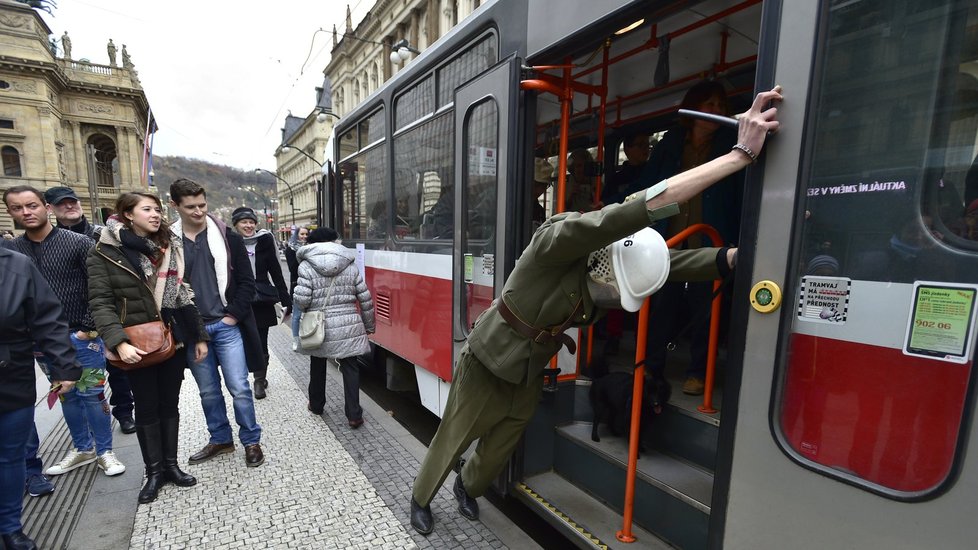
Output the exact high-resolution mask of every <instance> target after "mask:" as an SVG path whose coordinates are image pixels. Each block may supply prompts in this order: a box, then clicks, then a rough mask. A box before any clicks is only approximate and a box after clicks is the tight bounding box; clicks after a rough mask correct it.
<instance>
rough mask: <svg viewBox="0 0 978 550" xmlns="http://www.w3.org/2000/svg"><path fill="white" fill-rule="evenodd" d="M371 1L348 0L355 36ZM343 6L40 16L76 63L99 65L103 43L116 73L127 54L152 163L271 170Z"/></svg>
mask: <svg viewBox="0 0 978 550" xmlns="http://www.w3.org/2000/svg"><path fill="white" fill-rule="evenodd" d="M373 1H374V0H350V2H349V5H350V8H351V10H352V15H353V17H352V19H353V26H354V28H356V25H357V23H359V21H360V20H361V19H362V18H363V16H364V15H365V14H366V13H367V11H368V10H369V9H370V7H371V6H372V5H373ZM346 6H347V2H345V1H342V0H319V1H313V0H290V1H288V2H281V3H279V2H260V3H259V2H229V1H225V2H200V1H196V2H191V1H189V0H166V1H165V2H160V1H149V0H128V1H125V2H120V1H118V0H58V2H57V7H56V8H54V9H53V12H54V14H53V15H48V14H47V13H45V12H40V13H41V16H42V17H43V19H44V21H45V22H46V23H47V24H48V26H49V27H50V28H51V33H52V37H53V38H56V39H58V40H59V41H60V39H61V36H62V34H63V33H64V31H66V30H67V31H68V36H69V37H71V57H72V58H74V59H88V60H89V61H91V62H93V63H100V64H105V65H107V64H108V63H109V56H108V53H107V52H106V44H107V43H108V41H109V39H110V38H111V39H112V41H113V42H114V43H115V45H116V48H117V49H118V52H117V55H116V59H117V63H118V64H119V65H121V64H122V45H123V44H125V45H126V51H127V52H128V53H129V56H130V57H131V58H132V62H133V64H134V65H135V68H136V70H137V71H138V72H139V80H140V81H141V82H142V86H143V90H144V91H145V93H146V97H147V99H149V103H150V106H151V107H152V109H153V114H154V115H155V117H156V121H157V124H158V125H159V131H158V132H157V133H156V138H155V142H154V145H153V153H154V154H155V155H173V156H185V157H190V158H197V159H202V160H206V161H209V162H213V163H215V164H222V165H227V166H232V167H235V168H239V169H242V170H254V169H255V168H257V167H260V168H265V169H268V170H273V171H274V169H275V158H274V152H275V148H276V146H277V145H278V144H279V143H280V140H281V135H282V133H281V128H282V126H283V124H284V121H285V116H286V115H287V114H288V112H289V111H290V110H291V112H292V113H293V114H294V115H295V116H300V117H304V116H306V115H307V114H308V113H309V112H310V111H311V110H312V108H313V107H314V106H315V104H316V87H318V86H321V85H322V83H323V69H324V68H325V67H326V64H327V63H328V62H329V55H330V50H331V49H332V47H333V36H332V29H333V25H334V24H335V25H336V29H337V32H340V33H342V32H343V30H344V28H345V26H346ZM320 29H322V31H327V32H317V31H319V30H320ZM59 44H60V42H59ZM307 58H308V60H307Z"/></svg>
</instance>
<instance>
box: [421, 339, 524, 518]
mask: <svg viewBox="0 0 978 550" xmlns="http://www.w3.org/2000/svg"><path fill="white" fill-rule="evenodd" d="M542 391H543V375H542V373H541V374H540V375H539V376H537V377H536V378H535V379H533V380H531V381H529V383H522V384H512V383H510V382H507V381H505V380H503V379H502V378H499V377H498V376H495V375H494V374H492V372H490V371H489V369H487V368H486V366H485V365H483V364H482V362H481V361H479V359H478V358H477V357H476V356H475V354H474V353H472V351H471V350H470V349H469V347H468V345H466V346H464V347H463V348H462V351H461V352H460V353H459V356H458V363H457V366H456V368H455V378H454V380H452V387H451V389H449V391H448V402H447V403H446V406H445V414H444V415H443V416H442V419H441V424H440V425H439V426H438V431H437V432H436V433H435V437H434V439H432V440H431V445H429V446H428V453H427V454H426V455H425V457H424V462H422V463H421V469H420V470H419V471H418V477H417V478H415V480H414V500H415V502H417V503H418V504H420V505H422V506H427V505H428V503H430V502H431V499H432V498H434V496H435V493H437V492H438V488H439V487H441V485H442V483H444V482H445V478H446V477H448V472H449V471H450V470H451V469H452V466H453V465H454V464H455V463H456V462H457V461H458V458H459V456H461V454H462V452H464V451H465V449H467V448H468V447H469V445H470V444H471V443H472V442H473V441H474V440H476V439H478V440H479V444H478V445H477V446H476V449H475V453H474V454H473V455H472V457H471V458H469V459H468V460H467V461H466V462H465V466H464V467H463V468H462V473H461V476H462V484H463V485H464V486H465V492H466V493H468V495H469V496H470V497H473V498H475V497H478V496H481V495H483V494H484V493H485V492H486V489H487V488H488V487H489V484H491V483H492V481H493V479H495V478H496V476H497V475H499V472H500V470H501V469H502V467H503V466H504V465H505V464H506V461H507V460H509V457H510V455H512V454H513V450H514V449H515V448H516V444H517V443H518V442H519V440H520V436H521V435H522V434H523V430H524V429H525V428H526V425H527V424H528V423H529V422H530V419H531V418H533V413H534V412H535V411H536V408H537V404H538V403H539V401H540V394H541V392H542Z"/></svg>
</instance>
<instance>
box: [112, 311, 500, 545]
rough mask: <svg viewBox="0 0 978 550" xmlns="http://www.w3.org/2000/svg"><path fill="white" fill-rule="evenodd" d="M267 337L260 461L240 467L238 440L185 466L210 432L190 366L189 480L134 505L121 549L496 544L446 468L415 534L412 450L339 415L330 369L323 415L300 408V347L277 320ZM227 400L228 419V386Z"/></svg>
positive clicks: (183, 448)
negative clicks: (465, 509)
mask: <svg viewBox="0 0 978 550" xmlns="http://www.w3.org/2000/svg"><path fill="white" fill-rule="evenodd" d="M269 348H270V349H271V352H272V353H271V355H272V358H271V363H270V366H269V371H268V379H269V391H268V397H267V398H266V399H264V400H261V401H256V408H257V414H258V421H259V423H260V424H261V425H262V430H263V433H262V449H263V450H264V452H265V464H263V465H262V466H260V467H258V468H247V467H246V466H245V461H244V449H243V448H242V446H241V445H240V442H238V441H236V442H235V444H236V449H235V452H234V453H232V454H225V455H221V456H219V457H217V458H214V459H212V460H210V461H208V462H205V463H203V464H199V465H195V466H186V464H187V457H189V456H190V455H191V454H193V453H194V452H196V451H197V450H198V449H199V448H200V447H202V446H203V445H204V444H206V443H207V439H208V438H207V426H206V424H205V421H204V416H203V412H202V410H201V407H200V399H199V397H198V394H197V385H196V383H195V382H194V380H193V377H192V376H190V374H189V372H188V373H187V378H186V380H185V381H184V384H183V389H182V392H181V395H180V410H181V415H182V416H181V423H180V427H181V432H180V453H179V460H180V463H181V465H182V467H183V468H184V469H185V470H186V471H187V472H188V473H191V474H193V475H194V476H196V477H197V480H198V483H197V485H196V486H194V487H190V488H179V487H176V486H173V485H166V486H165V487H164V488H163V490H162V491H161V492H160V497H159V498H158V499H157V500H156V502H153V503H151V504H148V505H142V506H139V507H138V509H137V511H136V518H135V523H134V527H133V532H132V538H131V541H130V547H131V548H152V549H168V548H203V547H206V548H259V547H261V548H505V545H504V544H503V543H502V542H501V541H500V540H499V538H497V537H496V536H495V535H494V534H493V533H492V532H491V531H490V530H489V528H487V527H486V526H485V525H484V524H483V523H481V522H470V521H468V520H466V519H464V518H462V517H461V516H459V514H458V512H457V509H456V506H455V501H454V498H453V497H452V495H451V489H450V482H451V481H452V480H451V479H449V480H448V481H449V482H447V483H446V484H445V487H443V488H442V489H441V491H439V493H438V495H437V496H436V497H435V500H434V501H433V502H432V511H433V512H434V514H435V518H436V529H435V532H434V533H433V534H432V535H431V536H430V537H429V538H427V539H425V538H424V537H421V536H420V535H418V534H417V533H415V532H414V530H413V529H412V528H411V526H410V523H409V511H410V495H411V483H412V482H413V480H414V475H415V473H416V472H417V470H418V467H419V463H418V460H417V459H416V458H414V456H413V455H412V454H411V453H409V452H408V451H407V450H406V449H405V448H404V446H403V445H401V444H400V442H399V441H398V440H397V439H396V438H395V437H393V436H391V434H390V433H388V431H387V430H386V429H385V428H384V427H383V426H382V425H381V424H382V423H381V422H378V421H377V420H376V419H375V418H374V417H372V416H371V414H370V413H369V412H367V411H366V410H365V413H364V420H365V423H364V425H363V427H361V428H360V429H359V430H356V431H354V430H351V429H350V428H349V427H348V426H347V425H346V418H345V417H344V415H343V390H342V379H341V377H340V375H339V373H338V372H337V371H336V369H335V368H331V369H330V370H329V375H328V380H327V393H326V395H327V403H326V414H324V415H323V416H322V418H320V417H318V416H314V415H312V414H310V413H308V412H307V411H306V402H307V399H306V392H305V388H306V387H307V385H308V376H309V374H308V364H309V363H308V361H309V360H308V358H307V357H305V356H300V355H298V354H295V353H294V352H292V351H291V336H290V334H289V331H288V329H287V328H286V327H281V326H280V327H275V328H273V329H272V330H271V331H270V334H269ZM225 399H226V401H227V405H228V418H229V419H231V422H232V426H235V424H233V422H234V414H233V411H232V410H231V401H230V396H229V395H228V394H227V392H226V391H225ZM365 408H366V407H365Z"/></svg>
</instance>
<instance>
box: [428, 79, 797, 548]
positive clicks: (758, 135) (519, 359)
mask: <svg viewBox="0 0 978 550" xmlns="http://www.w3.org/2000/svg"><path fill="white" fill-rule="evenodd" d="M780 99H781V93H780V87H775V88H774V89H773V90H771V91H769V92H762V93H760V94H758V95H757V97H756V98H755V100H754V104H753V105H752V106H751V108H750V110H748V111H747V112H746V113H744V115H743V116H742V118H741V120H740V124H739V129H738V141H737V145H736V146H735V147H734V148H733V149H732V150H731V151H730V153H728V154H726V155H724V156H722V157H719V158H717V159H715V160H712V161H710V162H708V163H706V164H702V165H700V166H698V167H696V168H693V169H691V170H688V171H686V172H683V173H681V174H679V175H677V176H674V177H672V178H669V179H667V180H665V181H663V182H659V183H657V184H656V185H653V186H652V187H649V188H648V189H646V190H645V191H641V192H639V193H636V196H634V197H630V198H634V199H637V200H629V201H626V202H625V203H624V204H612V205H609V206H606V207H604V208H602V209H601V210H598V211H594V212H588V213H584V214H580V213H577V212H573V213H565V214H558V215H556V216H554V217H552V218H550V219H549V220H547V221H546V222H544V223H543V225H541V226H540V228H539V229H538V230H537V231H536V233H534V235H533V239H532V240H531V241H530V244H529V246H528V247H527V248H526V250H524V251H523V255H522V257H521V258H520V259H519V260H518V261H517V263H516V267H515V269H513V272H512V274H511V275H510V276H509V279H508V280H507V281H506V284H505V286H504V287H503V290H502V295H501V296H500V297H499V299H497V300H496V301H495V302H493V305H492V306H490V307H489V309H487V310H486V311H485V312H484V313H483V314H482V315H480V316H479V318H478V319H477V320H476V323H475V327H474V328H473V329H472V332H471V333H470V334H469V338H468V341H467V342H466V343H465V345H464V346H463V347H462V350H461V351H460V352H459V356H458V358H457V362H456V367H455V378H454V380H453V381H452V386H451V390H450V391H449V394H448V402H447V404H446V407H445V413H444V415H443V417H442V421H441V425H440V426H439V428H438V432H437V433H436V434H435V437H434V439H432V441H431V445H430V446H429V447H428V453H427V454H426V455H425V458H424V462H423V463H422V464H421V469H420V471H419V472H418V476H417V477H416V478H415V481H414V490H413V495H412V499H411V525H412V526H413V527H414V528H415V530H417V531H418V532H419V533H421V534H422V535H428V534H429V533H431V531H432V530H433V529H434V519H433V518H432V515H431V508H430V506H429V503H430V502H431V500H432V498H434V495H435V493H436V492H437V491H438V488H439V487H441V485H442V483H444V481H445V478H446V477H447V476H448V472H449V471H450V470H451V468H452V465H453V464H455V463H456V461H457V460H458V458H459V456H460V455H461V453H462V452H463V451H464V450H465V449H466V448H468V446H469V444H470V443H472V441H474V440H475V439H479V444H478V446H477V447H476V450H475V453H474V454H473V455H472V457H471V458H469V459H468V461H466V463H465V465H464V467H463V468H462V471H461V472H460V473H459V476H458V478H457V479H456V481H455V487H454V489H453V492H454V494H455V497H456V499H457V500H458V503H459V512H460V513H461V514H462V515H463V516H465V517H466V518H468V519H471V520H475V519H478V517H479V506H478V503H477V502H476V501H475V497H478V496H480V495H482V494H483V493H484V492H485V490H486V488H487V487H488V486H489V484H490V483H491V482H492V480H493V479H494V478H495V477H496V476H497V475H498V474H499V471H500V469H501V468H502V467H503V465H504V464H505V463H506V461H507V460H508V459H509V457H510V455H511V454H512V452H513V449H514V448H515V446H516V444H517V442H518V441H519V438H520V435H521V434H522V433H523V430H524V428H525V427H526V425H527V423H528V422H529V421H530V418H531V417H532V416H533V413H534V411H535V410H536V406H537V402H538V401H539V398H540V393H541V391H542V389H543V369H544V367H546V365H547V363H548V361H549V360H550V358H551V357H553V356H554V355H555V354H556V353H557V351H558V350H559V349H560V346H561V345H563V344H564V343H565V340H564V338H563V337H562V336H561V335H562V334H563V332H564V330H565V329H566V328H568V327H572V326H573V327H579V326H584V325H588V324H590V323H593V322H594V320H595V317H596V316H598V315H599V312H600V309H599V308H598V307H597V306H596V305H595V302H594V299H593V298H592V295H591V292H590V291H589V284H588V281H589V280H591V277H590V276H589V274H588V268H589V263H588V258H589V254H590V253H591V252H594V251H596V250H600V249H602V248H604V247H606V246H608V245H611V244H612V243H614V242H615V241H618V240H619V239H624V238H625V237H628V236H630V235H633V234H635V233H636V232H638V231H639V230H641V229H643V228H645V227H647V226H648V225H650V224H652V223H653V222H655V221H657V220H661V219H663V218H665V217H668V216H671V215H673V214H675V213H676V212H678V211H679V210H678V204H680V203H682V202H685V201H687V200H689V198H690V197H693V196H696V195H697V194H699V193H700V192H702V191H703V190H704V189H706V188H707V187H709V186H710V185H713V184H714V183H716V182H717V181H720V180H722V179H723V178H725V177H726V176H728V175H730V174H732V173H734V172H737V171H739V170H741V169H743V168H745V167H746V166H747V165H749V164H751V163H752V162H753V161H754V160H755V159H756V158H757V154H758V153H760V151H761V149H762V147H763V146H764V140H765V138H766V135H767V133H769V132H775V131H777V129H778V122H777V120H776V119H775V117H776V110H775V109H773V108H771V109H765V108H764V107H765V106H766V105H768V104H769V103H770V102H771V101H774V100H780ZM650 183H651V182H650ZM643 199H644V200H643ZM735 254H736V250H735V249H726V248H723V249H716V248H701V249H695V250H685V251H670V264H671V267H670V271H669V279H670V280H683V281H704V280H713V279H715V278H717V277H718V276H719V275H720V274H721V273H722V272H724V271H727V270H729V269H730V268H732V267H733V263H734V258H735ZM621 294H622V296H625V294H626V292H624V289H622V292H621ZM533 333H536V334H537V336H536V337H533V336H531V335H532V334H533ZM571 345H573V344H571Z"/></svg>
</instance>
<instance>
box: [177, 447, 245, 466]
mask: <svg viewBox="0 0 978 550" xmlns="http://www.w3.org/2000/svg"><path fill="white" fill-rule="evenodd" d="M233 452H234V447H231V448H230V449H222V450H220V451H217V452H216V453H214V454H212V455H211V456H209V457H207V458H201V459H198V460H194V459H192V458H190V459H187V464H190V465H196V464H203V463H205V462H207V461H208V460H211V459H213V458H217V457H219V456H221V455H226V454H228V453H233Z"/></svg>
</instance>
